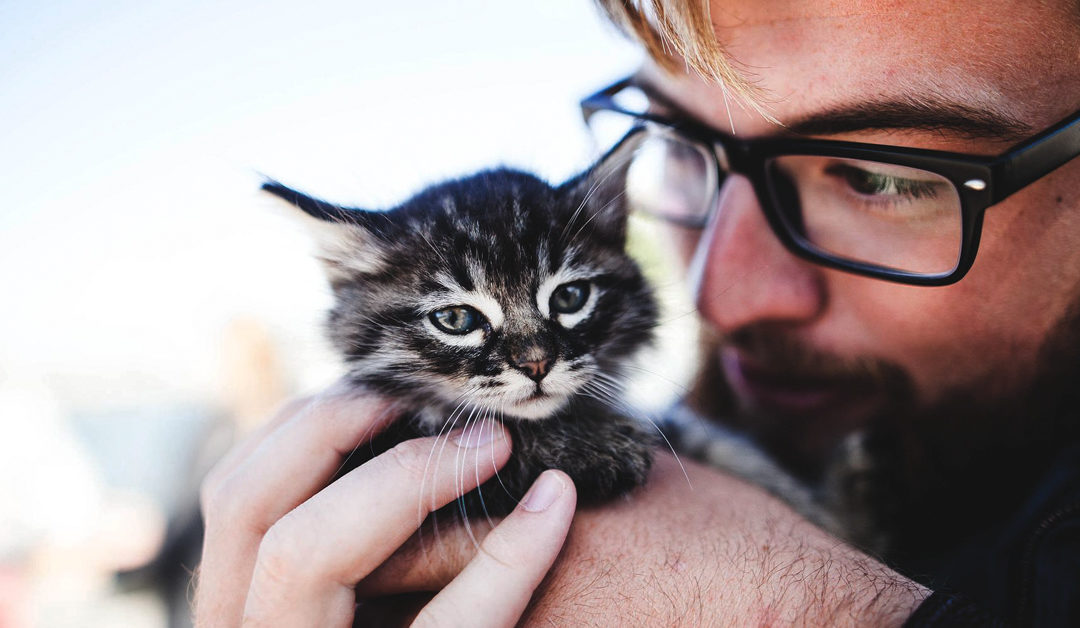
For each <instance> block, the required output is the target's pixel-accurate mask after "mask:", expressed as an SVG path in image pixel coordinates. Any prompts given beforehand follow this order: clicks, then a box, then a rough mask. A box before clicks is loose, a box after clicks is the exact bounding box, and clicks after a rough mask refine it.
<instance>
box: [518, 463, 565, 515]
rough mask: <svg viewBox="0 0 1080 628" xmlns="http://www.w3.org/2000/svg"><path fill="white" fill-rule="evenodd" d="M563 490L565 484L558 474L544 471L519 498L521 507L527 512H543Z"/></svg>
mask: <svg viewBox="0 0 1080 628" xmlns="http://www.w3.org/2000/svg"><path fill="white" fill-rule="evenodd" d="M564 490H566V486H565V485H564V484H563V481H562V479H561V478H560V477H559V474H557V473H552V472H551V471H544V472H543V473H541V474H540V477H538V478H536V482H534V483H533V485H532V488H530V489H529V492H528V493H526V494H525V497H524V499H522V500H521V507H522V508H524V509H525V510H528V511H529V512H543V511H545V510H547V509H548V507H549V506H551V505H552V504H554V503H555V500H556V499H558V498H559V495H562V493H563V491H564Z"/></svg>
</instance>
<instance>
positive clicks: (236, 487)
mask: <svg viewBox="0 0 1080 628" xmlns="http://www.w3.org/2000/svg"><path fill="white" fill-rule="evenodd" d="M392 418H393V417H392V412H391V411H390V409H389V407H388V406H387V405H386V404H385V403H382V402H380V401H379V400H377V399H374V398H371V397H358V396H356V395H351V396H350V395H347V394H325V395H323V396H321V397H318V398H314V399H307V400H300V401H298V402H294V403H293V404H291V405H289V406H288V407H286V408H285V409H284V410H283V411H282V412H281V413H280V414H279V415H278V416H277V417H276V418H275V419H274V420H272V421H271V422H270V423H269V424H267V425H266V426H264V427H263V428H262V429H261V430H260V431H259V432H258V433H256V434H255V435H253V436H252V437H251V438H249V439H248V440H247V441H245V442H244V443H242V444H240V445H239V446H238V447H236V448H235V449H234V450H233V451H231V452H230V453H229V454H228V455H227V456H226V457H225V458H224V459H223V460H222V461H221V462H220V463H219V464H218V466H217V467H215V469H214V470H213V471H212V472H211V473H210V474H209V476H208V477H207V479H206V481H205V482H204V485H203V490H202V495H201V500H202V507H203V514H204V517H205V520H206V536H205V540H204V543H203V559H202V564H201V566H200V568H199V577H198V587H197V591H196V596H195V597H196V608H195V618H196V624H197V625H199V626H238V625H240V624H241V623H243V624H244V625H258V626H263V625H274V626H278V625H280V626H349V625H352V622H353V615H354V612H355V611H356V594H355V591H354V586H355V585H356V583H357V582H359V581H360V580H361V579H362V578H364V577H365V576H367V575H368V574H369V573H370V572H371V571H372V570H373V569H375V568H376V567H378V566H379V564H380V563H382V562H383V561H384V560H386V558H387V557H389V556H390V555H391V554H393V553H394V551H395V550H396V549H397V548H398V547H399V546H400V545H401V544H402V543H404V542H405V541H406V540H407V539H409V537H410V536H411V535H412V534H413V532H415V531H416V529H417V527H418V526H419V525H420V524H421V523H422V522H423V520H424V518H425V516H426V515H427V514H428V513H429V512H430V511H431V510H434V509H436V508H439V507H441V506H443V505H445V504H447V503H449V502H451V501H453V500H454V499H455V498H456V497H458V496H459V495H461V494H463V493H465V492H467V491H469V490H471V489H473V488H474V487H476V486H477V485H478V484H480V483H482V482H484V481H485V480H487V479H488V478H490V477H491V476H492V475H493V474H494V473H495V470H496V468H497V467H499V466H501V465H503V464H504V463H505V462H506V460H507V458H508V457H509V455H510V442H509V439H508V438H507V436H506V433H505V431H504V430H502V428H500V427H496V426H495V424H494V423H493V422H491V421H488V422H480V423H479V424H478V425H473V428H474V429H468V430H466V431H465V432H461V431H460V430H459V431H455V432H451V433H450V434H449V435H448V436H444V437H442V438H439V439H436V438H424V439H417V440H413V441H408V442H405V443H402V444H401V445H399V446H397V447H395V448H394V449H392V450H390V451H388V452H387V453H385V454H383V455H381V456H378V457H376V458H374V459H372V460H371V461H369V462H367V463H365V464H363V465H361V466H360V467H359V468H357V469H355V470H353V471H352V472H350V473H348V474H347V475H345V476H344V477H342V478H341V479H339V480H337V481H335V482H334V483H333V484H330V485H329V486H327V482H329V481H330V480H331V479H332V477H333V476H334V474H335V473H336V472H337V470H338V469H339V468H340V465H341V461H342V458H343V456H345V455H347V454H349V453H350V452H352V451H353V450H354V449H355V448H357V447H362V446H364V445H365V444H366V443H367V442H368V441H369V440H370V438H371V436H372V435H373V434H374V433H375V432H376V431H377V430H378V429H379V428H380V427H381V425H384V424H385V423H386V422H388V421H389V420H391V419H392ZM575 503H576V499H575V492H574V486H573V483H572V482H571V481H570V479H569V478H568V477H566V475H565V474H563V473H561V472H558V471H547V472H545V473H544V474H543V475H541V476H540V478H539V479H538V480H537V481H536V483H535V484H534V485H533V487H532V489H531V490H530V491H529V493H528V494H527V495H526V496H525V498H524V499H523V500H522V503H521V504H520V505H519V506H518V507H517V508H516V509H515V511H514V512H513V513H511V514H510V515H509V516H508V517H507V518H506V519H505V520H504V521H502V522H501V523H500V524H499V525H498V526H496V527H495V528H494V529H492V530H491V531H490V532H489V533H488V534H487V536H486V538H484V540H483V543H482V545H481V551H480V552H479V553H475V552H474V553H475V554H476V555H475V557H474V558H472V559H471V560H470V561H469V562H468V564H467V565H465V566H464V569H463V570H461V573H460V574H458V575H456V577H455V578H453V580H452V581H450V582H449V584H447V585H446V586H445V588H442V590H441V591H440V592H439V593H438V594H437V595H436V596H435V597H434V598H433V599H432V600H431V601H430V602H429V603H428V604H427V605H426V606H425V607H424V608H423V609H422V610H421V611H420V613H419V615H418V617H417V618H416V622H417V623H418V624H422V625H434V624H438V625H464V624H468V625H472V626H512V625H514V624H515V623H516V622H517V621H518V618H519V617H520V615H521V613H522V612H523V611H524V609H525V607H526V605H527V604H528V602H529V599H530V597H531V596H532V593H533V590H534V589H535V588H536V586H537V585H538V584H539V583H540V581H541V579H542V578H543V577H544V575H545V574H546V573H547V571H548V569H549V567H550V566H551V563H552V561H554V560H555V556H556V555H557V554H558V552H559V549H560V548H561V547H562V544H563V541H564V539H565V537H566V532H567V529H568V528H569V526H570V519H571V517H572V516H573V513H574V507H575ZM458 567H460V565H458ZM363 610H364V609H363V607H361V609H360V611H361V613H362V612H363Z"/></svg>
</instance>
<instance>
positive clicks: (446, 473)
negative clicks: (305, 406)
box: [244, 420, 510, 625]
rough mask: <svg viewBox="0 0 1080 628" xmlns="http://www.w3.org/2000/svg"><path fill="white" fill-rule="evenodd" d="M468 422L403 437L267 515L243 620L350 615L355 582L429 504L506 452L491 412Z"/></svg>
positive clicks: (460, 489) (456, 490) (449, 496)
mask: <svg viewBox="0 0 1080 628" xmlns="http://www.w3.org/2000/svg"><path fill="white" fill-rule="evenodd" d="M473 428H474V429H470V430H467V431H466V432H465V433H455V434H454V435H453V436H452V437H451V438H447V437H442V438H438V437H431V438H422V439H416V440H412V441H407V442H404V443H401V444H399V445H397V446H396V447H394V448H393V449H391V450H390V451H388V452H386V453H385V454H382V455H380V456H377V457H376V458H374V459H372V460H371V461H370V462H368V463H366V464H364V465H363V466H361V467H359V468H357V469H355V470H353V471H351V472H350V473H348V474H347V475H345V476H344V477H343V478H341V479H340V480H338V481H336V482H334V483H333V484H331V485H330V486H328V487H326V488H325V489H323V490H322V491H320V492H319V493H318V494H317V495H315V496H314V497H312V498H311V499H309V500H307V501H306V502H304V503H303V504H302V505H300V506H299V507H297V508H296V509H295V510H293V511H292V512H290V513H289V514H288V515H286V516H285V517H283V518H282V519H281V520H280V521H278V522H277V523H275V524H274V526H273V527H272V528H271V529H270V530H269V531H268V532H267V534H266V537H265V538H264V539H263V542H262V544H261V545H260V547H259V551H258V558H257V560H256V564H255V572H254V574H253V576H252V581H251V591H250V593H249V596H248V600H247V605H246V607H245V609H244V615H245V619H246V620H247V621H251V622H253V623H258V621H260V620H262V619H264V618H273V620H274V621H276V622H281V623H282V625H332V624H339V623H342V621H343V618H346V617H347V618H349V620H350V621H351V617H352V612H353V607H354V605H355V599H356V597H355V592H354V586H355V585H356V583H357V582H359V581H360V579H361V578H363V577H364V576H365V575H367V574H368V573H369V572H370V571H371V570H372V569H374V568H375V567H376V566H377V565H378V564H379V563H381V562H383V561H384V560H386V558H387V557H388V556H390V554H392V553H393V552H394V550H396V549H397V548H398V546H400V545H401V544H402V543H403V542H405V540H406V539H408V538H409V536H410V535H411V534H412V533H413V532H414V531H415V530H416V529H417V528H418V527H419V526H420V524H421V523H422V522H423V520H424V518H425V517H426V515H427V514H428V512H429V511H431V510H433V509H435V508H439V507H441V506H443V505H445V504H447V503H449V502H451V501H453V500H454V499H455V498H456V497H458V496H459V495H462V494H464V493H465V492H467V491H470V490H472V489H473V488H475V487H476V486H477V485H479V484H480V483H482V482H484V481H486V480H487V479H488V478H490V477H492V476H493V475H494V474H495V470H496V468H497V466H501V465H503V464H505V462H506V460H507V458H509V456H510V440H509V436H508V435H507V434H506V432H505V430H504V428H502V427H501V426H498V425H496V424H495V422H494V421H492V420H488V421H482V422H480V424H479V425H474V426H473ZM345 623H346V624H347V623H348V622H345Z"/></svg>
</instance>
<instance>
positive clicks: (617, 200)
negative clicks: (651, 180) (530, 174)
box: [560, 154, 628, 248]
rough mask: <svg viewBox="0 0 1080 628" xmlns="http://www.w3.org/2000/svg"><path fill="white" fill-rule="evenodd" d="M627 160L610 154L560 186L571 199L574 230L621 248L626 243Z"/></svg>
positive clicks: (572, 228) (571, 227) (570, 220)
mask: <svg viewBox="0 0 1080 628" xmlns="http://www.w3.org/2000/svg"><path fill="white" fill-rule="evenodd" d="M627 161H628V160H626V159H620V158H619V156H618V155H612V154H608V155H606V156H605V157H604V158H602V159H601V160H600V161H599V162H597V163H596V164H594V165H593V166H592V167H590V168H589V169H588V170H586V171H585V172H583V173H581V174H579V175H578V176H576V177H574V178H573V179H570V180H569V181H567V182H566V183H564V184H562V186H560V190H561V191H563V192H565V193H567V194H568V198H569V199H570V201H571V207H569V210H570V211H572V212H573V213H572V214H571V215H570V216H569V218H568V220H569V225H568V229H569V231H570V233H574V231H575V230H579V231H580V232H582V233H586V232H587V233H591V234H592V235H594V236H596V237H599V238H600V239H601V240H603V241H606V242H609V243H611V244H613V245H615V246H617V247H619V248H622V247H623V246H625V244H626V220H627V205H626V169H627Z"/></svg>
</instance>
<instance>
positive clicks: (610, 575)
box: [362, 455, 930, 625]
mask: <svg viewBox="0 0 1080 628" xmlns="http://www.w3.org/2000/svg"><path fill="white" fill-rule="evenodd" d="M683 464H684V465H685V466H686V472H687V476H688V477H689V480H690V485H688V484H687V476H684V475H683V472H682V470H681V468H680V466H679V464H678V462H677V461H676V460H675V459H674V458H672V457H671V456H670V455H661V456H659V457H658V459H657V463H656V467H655V471H654V473H653V475H652V477H651V478H650V480H649V484H648V485H647V486H646V487H645V488H644V489H643V490H640V491H638V492H636V493H635V494H634V495H633V496H632V497H630V498H628V499H625V500H619V501H617V502H615V503H613V504H610V505H608V506H605V507H603V508H594V509H589V510H582V511H579V512H578V514H577V515H576V516H575V519H574V524H573V526H572V528H571V532H570V535H569V538H568V541H567V544H566V546H565V547H564V548H563V551H562V553H561V555H560V557H559V559H558V560H557V562H556V563H555V566H554V567H553V568H552V571H551V572H549V574H548V577H547V578H546V579H545V580H544V582H543V584H542V585H541V587H540V588H539V589H538V591H537V594H536V596H535V597H534V599H533V602H532V604H531V605H530V606H529V609H528V610H527V611H526V621H525V623H527V624H534V623H536V624H539V623H542V624H543V625H551V622H554V624H555V625H560V624H563V623H565V624H574V625H581V624H590V623H610V622H612V620H614V619H618V620H619V623H625V624H639V625H640V624H646V623H647V624H651V625H679V624H682V625H712V624H717V625H727V624H748V623H753V624H772V623H780V624H789V623H807V624H813V625H844V624H859V625H899V624H901V623H902V622H903V621H904V620H905V619H906V618H907V617H908V616H909V615H910V614H911V613H912V612H913V611H914V610H915V608H916V607H918V605H919V604H920V603H921V602H922V601H923V600H924V599H925V598H926V597H927V596H928V595H929V594H930V591H928V590H927V589H926V588H924V587H922V586H920V585H918V584H916V583H914V582H912V581H910V580H907V579H906V578H904V577H902V576H900V575H899V574H897V573H896V572H894V571H892V570H890V569H889V568H888V567H886V566H884V565H882V564H881V563H879V562H877V561H875V560H874V559H872V558H870V557H869V556H867V555H865V554H863V553H861V552H859V551H857V550H855V549H853V548H851V547H850V546H848V545H846V544H844V543H842V542H841V541H839V540H837V539H835V538H834V537H831V536H829V535H828V534H826V533H825V532H823V531H821V530H819V529H818V528H816V527H814V526H813V525H811V524H810V523H808V522H807V521H805V520H804V519H802V518H801V517H800V516H799V515H797V514H796V513H795V512H794V511H793V510H791V509H790V508H788V507H787V506H786V505H784V504H782V503H781V502H780V501H778V500H777V499H775V498H773V497H772V496H770V495H768V494H767V493H765V492H764V491H762V490H760V489H758V488H756V487H753V486H750V485H748V484H746V483H745V482H742V481H740V480H737V479H734V478H731V477H729V476H726V475H722V474H719V473H717V472H715V471H713V470H711V469H708V468H706V467H702V466H700V465H696V464H693V463H689V462H685V461H684V463H683ZM446 532H447V531H446V530H443V531H442V533H443V534H442V538H443V539H444V541H446V542H450V543H454V544H457V543H458V542H459V541H458V540H453V541H450V540H448V539H449V537H450V535H449V534H447V533H446ZM462 541H463V542H462V543H461V545H460V546H459V548H456V551H440V550H439V549H435V550H434V551H432V548H431V547H428V548H427V551H426V552H425V556H426V558H425V559H422V560H419V561H418V560H416V559H417V558H418V556H417V554H416V553H415V551H408V550H407V551H406V552H404V553H403V554H401V555H399V557H397V559H393V560H391V562H390V563H388V564H386V565H384V566H383V567H382V568H381V569H380V570H379V571H377V572H376V573H375V574H374V576H373V577H372V578H371V579H370V580H368V581H367V582H365V583H364V584H363V588H362V590H364V591H365V592H366V593H373V592H376V591H391V590H393V591H400V590H407V589H412V590H416V589H432V588H437V587H438V582H437V580H438V579H440V578H446V577H447V575H448V574H451V573H453V569H452V568H448V567H447V565H445V564H439V561H438V560H436V559H437V557H439V556H451V557H452V556H467V555H468V553H469V552H468V551H467V547H466V545H467V544H469V543H471V541H468V540H467V539H462Z"/></svg>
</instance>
